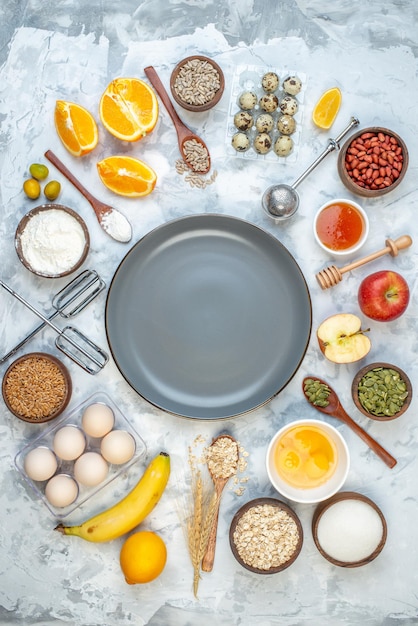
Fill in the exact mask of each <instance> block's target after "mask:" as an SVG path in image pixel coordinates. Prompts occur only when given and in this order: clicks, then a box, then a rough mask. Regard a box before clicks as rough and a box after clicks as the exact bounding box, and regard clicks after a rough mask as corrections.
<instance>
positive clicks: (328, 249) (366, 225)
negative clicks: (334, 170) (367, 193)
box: [313, 198, 369, 257]
mask: <svg viewBox="0 0 418 626" xmlns="http://www.w3.org/2000/svg"><path fill="white" fill-rule="evenodd" d="M334 204H345V205H350V206H351V207H353V208H354V209H355V210H356V211H357V213H359V214H360V216H361V219H362V221H363V230H362V233H361V236H360V238H359V239H358V241H357V242H356V243H355V244H354V245H352V246H350V247H349V248H345V249H339V250H335V249H333V248H331V247H329V246H326V245H325V244H324V243H323V242H322V241H321V239H320V237H319V235H318V230H317V224H318V219H319V216H320V214H321V213H322V211H324V210H325V209H326V208H328V207H330V206H332V205H334ZM313 233H314V237H315V241H316V242H317V244H318V245H319V246H320V247H321V248H322V249H323V250H324V251H325V252H328V254H331V255H332V256H335V257H344V256H348V255H352V254H354V253H355V252H358V251H359V250H360V248H361V247H362V246H363V245H364V243H365V242H366V240H367V237H368V236H369V218H368V217H367V213H366V211H365V210H364V209H363V207H361V206H360V205H359V204H357V202H354V201H353V200H347V199H345V198H336V199H334V200H329V201H328V202H326V203H325V204H323V205H322V206H321V207H320V208H319V209H318V211H317V213H316V215H315V217H314V221H313Z"/></svg>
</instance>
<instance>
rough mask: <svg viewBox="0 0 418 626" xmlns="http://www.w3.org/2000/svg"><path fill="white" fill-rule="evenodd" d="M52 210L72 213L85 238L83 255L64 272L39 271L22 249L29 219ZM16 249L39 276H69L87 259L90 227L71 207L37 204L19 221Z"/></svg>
mask: <svg viewBox="0 0 418 626" xmlns="http://www.w3.org/2000/svg"><path fill="white" fill-rule="evenodd" d="M51 210H57V211H64V212H65V213H68V214H69V215H71V216H72V217H73V218H74V219H75V220H77V222H78V223H79V224H80V226H81V228H82V229H83V233H84V239H85V244H84V248H83V250H82V253H81V256H80V257H79V259H78V260H77V262H76V263H74V264H73V265H72V267H69V268H67V269H66V270H65V271H62V272H60V273H57V274H49V273H47V272H42V271H39V270H35V269H34V268H33V267H32V266H31V265H30V263H29V262H28V260H27V259H26V258H25V255H24V253H23V250H22V242H21V237H22V234H23V231H24V230H25V228H26V226H27V224H28V222H29V220H31V219H32V217H33V216H34V215H37V214H39V213H42V212H43V211H51ZM15 249H16V253H17V256H18V257H19V260H20V261H21V262H22V263H23V265H24V266H25V267H26V268H27V269H28V270H29V271H31V272H33V273H34V274H36V275H37V276H42V277H43V278H60V277H61V276H67V275H68V274H71V273H72V272H75V271H76V270H78V269H79V268H80V267H81V266H82V264H83V263H84V261H85V260H86V257H87V254H88V252H89V249H90V235H89V231H88V228H87V226H86V223H85V222H84V220H83V219H82V218H81V217H80V215H78V213H76V212H75V211H73V209H70V208H69V207H66V206H64V205H63V204H53V203H51V204H41V205H40V206H37V207H35V208H33V209H31V210H30V211H29V212H28V213H26V215H24V216H23V217H22V219H21V220H20V222H19V224H18V226H17V229H16V234H15Z"/></svg>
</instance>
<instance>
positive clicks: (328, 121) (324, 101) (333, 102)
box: [312, 87, 342, 130]
mask: <svg viewBox="0 0 418 626" xmlns="http://www.w3.org/2000/svg"><path fill="white" fill-rule="evenodd" d="M341 100H342V94H341V91H340V90H339V89H338V87H332V88H331V89H328V90H327V91H325V92H324V93H323V94H322V96H321V97H320V98H319V100H318V102H317V103H316V105H315V107H314V110H313V113H312V121H313V123H314V124H315V125H316V126H318V128H323V129H325V130H327V129H328V128H331V126H332V125H333V123H334V121H335V118H336V117H337V114H338V111H339V110H340V106H341Z"/></svg>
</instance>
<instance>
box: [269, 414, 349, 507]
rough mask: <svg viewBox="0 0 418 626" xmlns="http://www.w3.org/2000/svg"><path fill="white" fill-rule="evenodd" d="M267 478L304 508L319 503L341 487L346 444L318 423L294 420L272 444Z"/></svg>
mask: <svg viewBox="0 0 418 626" xmlns="http://www.w3.org/2000/svg"><path fill="white" fill-rule="evenodd" d="M266 466H267V474H268V477H269V479H270V482H271V484H272V485H273V487H274V488H275V489H276V491H278V492H279V493H280V494H282V495H283V496H285V497H286V498H288V499H289V500H293V501H294V502H300V503H305V504H311V503H316V502H322V501H323V500H326V499H327V498H330V497H331V496H332V495H334V494H335V493H336V492H337V491H338V490H339V489H341V487H342V486H343V485H344V483H345V480H346V478H347V474H348V471H349V468H350V454H349V451H348V448H347V444H346V442H345V440H344V439H343V437H342V436H341V435H340V433H339V432H338V430H337V429H336V428H334V426H331V425H330V424H328V423H327V422H322V421H320V420H309V419H306V420H297V421H294V422H291V423H290V424H287V425H286V426H283V428H281V429H280V430H279V431H278V432H277V433H276V434H275V436H274V437H273V439H272V440H271V442H270V444H269V447H268V450H267V456H266Z"/></svg>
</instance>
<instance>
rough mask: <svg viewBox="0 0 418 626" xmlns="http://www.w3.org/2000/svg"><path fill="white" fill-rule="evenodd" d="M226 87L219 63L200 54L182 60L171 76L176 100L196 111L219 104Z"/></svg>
mask: <svg viewBox="0 0 418 626" xmlns="http://www.w3.org/2000/svg"><path fill="white" fill-rule="evenodd" d="M224 88H225V78H224V74H223V72H222V70H221V68H220V67H219V65H218V64H217V63H215V61H213V60H212V59H209V58H208V57H205V56H200V55H195V56H190V57H186V58H185V59H183V60H182V61H180V63H178V64H177V65H176V67H175V68H174V70H173V72H172V74H171V78H170V89H171V93H172V95H173V98H174V100H175V101H176V102H177V104H179V105H180V106H181V107H183V109H187V110H188V111H194V112H195V113H199V112H200V111H208V110H209V109H211V108H212V107H214V106H215V105H216V104H218V102H219V100H220V99H221V97H222V94H223V92H224Z"/></svg>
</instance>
